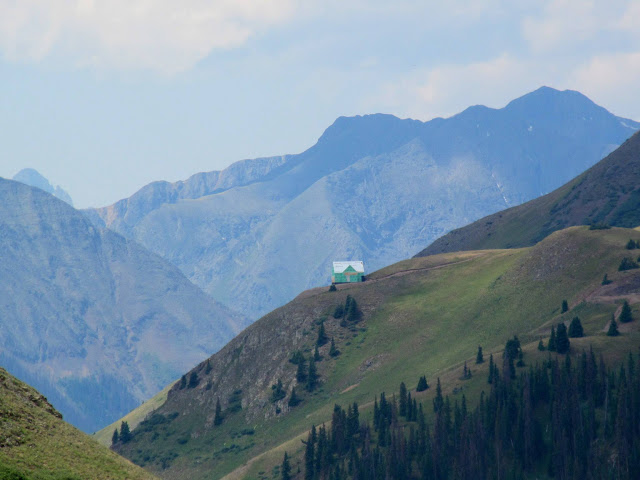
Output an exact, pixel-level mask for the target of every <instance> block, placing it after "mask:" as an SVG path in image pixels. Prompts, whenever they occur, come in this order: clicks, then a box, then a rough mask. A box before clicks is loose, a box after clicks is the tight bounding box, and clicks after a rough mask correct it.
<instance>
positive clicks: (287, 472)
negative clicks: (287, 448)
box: [280, 452, 291, 480]
mask: <svg viewBox="0 0 640 480" xmlns="http://www.w3.org/2000/svg"><path fill="white" fill-rule="evenodd" d="M280 478H281V479H282V480H291V465H290V464H289V456H288V455H287V452H284V458H283V459H282V466H281V467H280Z"/></svg>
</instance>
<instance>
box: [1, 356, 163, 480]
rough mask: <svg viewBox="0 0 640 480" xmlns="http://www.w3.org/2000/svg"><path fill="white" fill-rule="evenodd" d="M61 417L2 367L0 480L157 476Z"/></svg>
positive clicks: (34, 391)
mask: <svg viewBox="0 0 640 480" xmlns="http://www.w3.org/2000/svg"><path fill="white" fill-rule="evenodd" d="M61 417H62V416H61V415H60V414H59V413H58V412H57V411H56V410H55V409H54V408H53V407H52V406H51V404H49V402H48V401H47V399H46V398H45V397H43V396H42V395H41V394H40V393H38V392H37V391H36V390H34V389H33V388H31V387H30V386H28V385H27V384H25V383H23V382H21V381H19V380H17V379H16V378H15V377H13V376H11V375H9V374H8V373H7V372H6V371H5V370H4V369H1V368H0V478H2V479H4V478H7V479H13V480H31V479H33V480H54V479H61V480H62V479H64V480H75V479H78V480H79V479H86V478H91V479H109V480H116V479H153V478H155V477H154V476H152V475H151V474H150V473H148V472H145V471H144V470H142V469H141V468H139V467H137V466H135V465H132V464H131V463H130V462H129V461H127V460H125V459H123V458H122V457H119V456H118V455H116V454H114V453H113V452H111V451H109V450H108V449H107V448H105V447H104V446H102V445H99V444H98V443H97V442H95V441H94V440H92V439H91V438H90V437H88V436H87V435H85V434H84V433H82V432H80V431H79V430H77V429H75V428H74V427H72V426H71V425H69V424H67V423H65V422H64V421H63V420H62V418H61Z"/></svg>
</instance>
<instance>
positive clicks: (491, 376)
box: [487, 353, 494, 383]
mask: <svg viewBox="0 0 640 480" xmlns="http://www.w3.org/2000/svg"><path fill="white" fill-rule="evenodd" d="M493 369H494V365H493V353H491V354H489V377H488V378H487V383H493Z"/></svg>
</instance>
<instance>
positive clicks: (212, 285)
mask: <svg viewBox="0 0 640 480" xmlns="http://www.w3.org/2000/svg"><path fill="white" fill-rule="evenodd" d="M638 127H640V124H637V123H635V122H633V121H631V120H625V119H621V118H619V117H616V116H614V115H612V114H611V113H609V112H607V111H606V110H605V109H603V108H602V107H599V106H597V105H595V104H594V103H593V102H591V101H590V100H589V99H587V98H586V97H584V96H583V95H581V94H579V93H578V92H571V91H565V92H559V91H556V90H553V89H550V88H541V89H539V90H537V91H535V92H532V93H531V94H528V95H525V96H524V97H522V98H520V99H517V100H514V101H513V102H511V103H510V104H509V105H507V106H506V107H505V108H502V109H498V110H494V109H490V108H486V107H480V106H476V107H471V108H469V109H467V110H465V111H464V112H462V113H460V114H459V115H456V116H454V117H451V118H448V119H441V118H440V119H435V120H432V121H430V122H426V123H423V122H419V121H415V120H401V119H398V118H396V117H393V116H391V115H367V116H364V117H353V118H344V117H341V118H339V119H337V120H336V121H335V123H334V124H333V125H331V126H330V127H329V128H328V129H327V130H326V131H325V132H324V134H323V135H322V136H321V137H320V139H319V140H318V142H317V143H316V144H315V145H314V146H313V147H311V148H309V149H308V150H307V151H305V152H303V153H301V154H298V155H288V156H285V157H274V158H268V159H257V160H248V161H245V162H242V163H238V164H234V165H232V166H231V167H229V168H228V169H227V170H225V171H223V172H211V173H208V174H199V175H197V176H194V177H192V178H190V179H188V180H186V181H185V182H178V183H176V184H168V183H155V184H151V185H148V186H147V187H145V188H143V189H142V190H140V192H138V193H136V194H135V195H133V196H132V197H131V198H129V199H125V200H122V201H120V202H118V203H116V204H115V205H112V206H110V207H105V208H101V209H97V210H91V211H88V212H87V215H89V216H90V217H91V218H92V221H93V222H95V223H96V224H98V225H102V226H107V227H109V228H112V229H114V230H116V231H117V232H119V233H121V234H123V235H125V236H128V237H129V238H133V239H135V240H136V241H137V242H139V243H141V244H142V245H144V246H145V247H147V248H149V249H150V250H152V251H154V252H155V253H157V254H159V255H161V256H162V257H164V258H165V259H167V260H169V261H171V262H172V263H173V264H175V265H177V266H178V267H179V268H180V269H181V270H182V271H183V272H184V273H185V275H186V276H187V277H188V278H189V279H190V280H192V281H193V282H194V283H196V284H197V285H199V286H200V287H201V288H203V289H204V290H205V291H206V292H208V293H209V294H211V295H212V296H214V298H216V300H218V301H220V302H222V303H224V304H225V305H227V306H230V307H231V308H233V309H238V310H240V311H242V312H244V313H246V314H247V315H248V316H250V317H252V318H257V317H258V316H260V315H262V314H264V313H266V312H268V311H269V310H271V309H272V308H274V307H276V306H278V305H281V304H283V303H284V302H286V301H288V300H290V299H291V298H293V297H294V296H295V295H296V294H297V292H299V291H300V289H302V288H309V287H313V286H317V285H321V284H323V283H326V282H328V281H329V274H330V271H329V265H330V261H331V260H335V259H340V258H358V259H362V260H364V262H365V267H366V269H367V271H373V270H375V269H377V268H380V267H382V266H384V265H388V264H389V263H392V262H395V261H398V260H400V259H402V258H406V257H408V256H410V255H413V254H414V253H415V252H416V251H417V250H419V249H420V248H422V247H423V246H424V245H425V244H428V243H429V242H430V241H431V240H433V239H435V238H437V237H439V236H441V235H442V234H444V233H445V232H447V231H449V230H451V229H453V228H456V227H459V226H461V225H464V224H467V223H469V222H470V221H473V220H475V219H477V218H480V217H482V216H483V215H486V214H488V213H491V212H495V211H497V210H500V209H503V208H505V207H508V206H512V205H517V204H519V203H521V202H523V201H526V200H529V199H531V198H535V197H537V196H539V195H540V194H543V193H545V192H548V191H550V190H552V189H553V188H556V187H557V186H559V185H561V184H562V182H565V181H567V180H568V179H570V178H571V177H572V176H575V175H577V174H578V173H579V172H582V171H584V169H586V168H588V167H590V166H591V165H593V164H594V163H595V162H596V161H598V160H599V159H601V158H602V157H603V156H604V155H606V154H607V153H609V152H610V151H612V150H613V149H614V148H615V147H616V146H617V145H619V144H620V143H622V142H623V141H624V140H625V139H626V138H627V137H628V136H629V135H631V134H632V133H633V132H634V131H635V130H636V129H638ZM222 179H224V181H223V180H222ZM276 274H277V275H278V281H273V278H274V276H275V275H276Z"/></svg>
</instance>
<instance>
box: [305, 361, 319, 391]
mask: <svg viewBox="0 0 640 480" xmlns="http://www.w3.org/2000/svg"><path fill="white" fill-rule="evenodd" d="M317 386H318V371H317V370H316V362H315V360H314V359H313V358H312V359H310V360H309V372H308V374H307V385H306V388H307V391H308V392H313V391H314V390H315V389H316V387H317Z"/></svg>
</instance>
